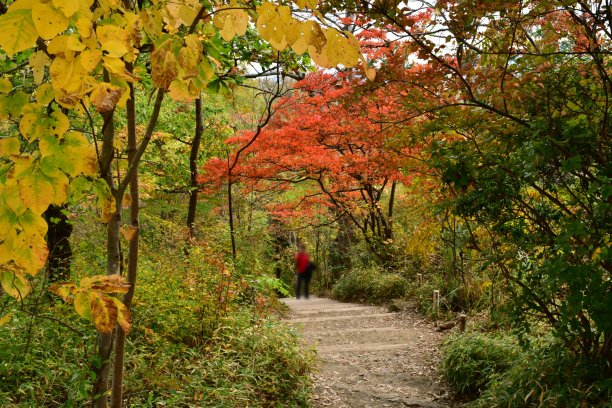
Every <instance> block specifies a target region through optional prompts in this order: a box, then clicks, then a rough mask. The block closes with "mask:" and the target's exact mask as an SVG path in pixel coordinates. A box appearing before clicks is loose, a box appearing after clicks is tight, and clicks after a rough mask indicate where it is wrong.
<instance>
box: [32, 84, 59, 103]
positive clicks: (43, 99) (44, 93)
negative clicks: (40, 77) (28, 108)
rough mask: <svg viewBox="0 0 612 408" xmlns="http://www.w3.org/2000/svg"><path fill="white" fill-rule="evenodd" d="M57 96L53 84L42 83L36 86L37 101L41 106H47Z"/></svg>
mask: <svg viewBox="0 0 612 408" xmlns="http://www.w3.org/2000/svg"><path fill="white" fill-rule="evenodd" d="M54 98H55V93H54V92H53V87H52V86H51V84H42V85H40V86H39V87H38V88H36V101H37V102H38V104H39V105H41V106H47V105H48V104H49V103H51V101H52V100H53V99H54Z"/></svg>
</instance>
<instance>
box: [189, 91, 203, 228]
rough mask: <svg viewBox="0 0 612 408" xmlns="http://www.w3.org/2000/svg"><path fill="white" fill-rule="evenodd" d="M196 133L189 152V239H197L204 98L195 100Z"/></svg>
mask: <svg viewBox="0 0 612 408" xmlns="http://www.w3.org/2000/svg"><path fill="white" fill-rule="evenodd" d="M195 121H196V126H195V135H194V137H193V143H191V152H190V153H189V171H190V184H189V187H190V189H189V208H188V210H187V228H189V239H191V240H193V239H195V235H196V233H195V225H194V223H195V217H196V209H197V204H198V153H199V150H200V142H201V140H202V134H203V133H204V123H203V118H202V99H201V98H198V99H196V100H195Z"/></svg>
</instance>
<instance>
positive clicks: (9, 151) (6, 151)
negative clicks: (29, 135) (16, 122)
mask: <svg viewBox="0 0 612 408" xmlns="http://www.w3.org/2000/svg"><path fill="white" fill-rule="evenodd" d="M20 149H21V145H20V143H19V140H18V139H17V138H16V137H3V138H2V139H0V156H19V154H20V153H21V151H20Z"/></svg>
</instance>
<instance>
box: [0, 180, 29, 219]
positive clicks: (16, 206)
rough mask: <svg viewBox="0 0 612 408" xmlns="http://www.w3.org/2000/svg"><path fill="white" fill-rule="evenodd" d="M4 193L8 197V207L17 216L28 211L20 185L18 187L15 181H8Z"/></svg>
mask: <svg viewBox="0 0 612 408" xmlns="http://www.w3.org/2000/svg"><path fill="white" fill-rule="evenodd" d="M4 193H5V196H6V205H7V206H8V208H9V209H10V210H11V211H12V212H14V213H15V214H16V215H18V216H19V215H21V214H23V213H24V212H25V211H26V210H27V209H28V208H27V207H26V205H25V203H24V202H23V200H22V199H21V196H20V195H19V185H17V183H16V181H15V180H14V179H10V180H7V184H6V185H5V187H4Z"/></svg>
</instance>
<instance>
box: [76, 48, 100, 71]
mask: <svg viewBox="0 0 612 408" xmlns="http://www.w3.org/2000/svg"><path fill="white" fill-rule="evenodd" d="M101 59H102V51H100V50H90V49H87V50H85V51H83V52H82V53H81V58H80V60H79V61H80V62H81V65H82V66H83V68H84V69H85V71H87V72H91V71H93V70H94V69H96V67H97V66H98V63H99V62H100V60H101Z"/></svg>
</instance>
